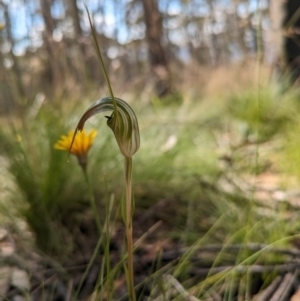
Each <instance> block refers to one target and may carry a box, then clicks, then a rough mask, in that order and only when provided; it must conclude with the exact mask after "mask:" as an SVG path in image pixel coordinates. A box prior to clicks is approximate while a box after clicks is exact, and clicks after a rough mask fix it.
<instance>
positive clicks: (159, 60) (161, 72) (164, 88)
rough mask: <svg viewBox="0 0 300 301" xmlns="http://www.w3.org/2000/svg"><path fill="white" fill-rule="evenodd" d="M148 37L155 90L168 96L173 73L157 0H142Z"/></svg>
mask: <svg viewBox="0 0 300 301" xmlns="http://www.w3.org/2000/svg"><path fill="white" fill-rule="evenodd" d="M142 3H143V8H144V20H145V25H146V39H147V43H148V52H149V59H150V66H151V71H152V73H153V75H154V82H155V90H156V94H157V95H158V96H166V95H167V94H169V93H170V92H171V74H170V70H169V66H168V61H167V57H166V53H165V49H164V48H163V45H162V36H163V30H162V16H161V13H160V11H159V9H158V3H157V0H142Z"/></svg>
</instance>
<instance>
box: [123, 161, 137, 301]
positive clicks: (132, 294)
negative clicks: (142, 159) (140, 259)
mask: <svg viewBox="0 0 300 301" xmlns="http://www.w3.org/2000/svg"><path fill="white" fill-rule="evenodd" d="M131 178H132V158H131V157H130V158H128V157H125V181H126V236H127V252H128V258H127V261H128V263H127V264H128V290H129V298H130V300H131V301H135V300H136V297H135V291H134V279H133V274H134V273H133V242H132V213H133V208H132V191H131V190H132V185H131Z"/></svg>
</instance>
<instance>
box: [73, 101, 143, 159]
mask: <svg viewBox="0 0 300 301" xmlns="http://www.w3.org/2000/svg"><path fill="white" fill-rule="evenodd" d="M106 111H113V112H112V114H111V116H106V117H107V119H108V120H107V125H108V126H109V127H110V128H111V130H112V131H113V133H114V135H115V138H116V140H117V143H118V145H119V148H120V151H121V152H122V154H123V155H124V156H125V157H126V158H131V157H132V156H133V155H134V154H135V153H136V152H137V151H138V149H139V147H140V133H139V125H138V121H137V118H136V115H135V113H134V111H133V110H132V108H131V107H130V106H129V105H128V104H127V103H126V102H125V101H124V100H122V99H120V98H116V97H114V98H112V97H105V98H102V99H100V100H97V101H96V102H95V103H93V104H92V105H91V106H90V107H89V108H88V109H87V110H86V112H85V113H84V114H83V115H82V117H81V118H80V120H79V122H78V124H77V127H76V130H75V134H74V137H75V135H76V133H77V132H78V131H82V130H83V127H84V124H85V122H86V121H87V120H88V119H89V118H90V117H92V116H94V115H96V114H98V113H101V112H106ZM74 137H73V141H74Z"/></svg>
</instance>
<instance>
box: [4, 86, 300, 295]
mask: <svg viewBox="0 0 300 301" xmlns="http://www.w3.org/2000/svg"><path fill="white" fill-rule="evenodd" d="M278 86H279V84H278V83H269V84H266V85H265V86H262V87H260V88H259V90H257V88H252V87H247V89H246V90H245V91H243V92H239V93H231V94H229V95H227V96H226V97H224V99H223V98H219V97H214V98H209V97H205V98H203V99H196V98H191V97H186V96H185V95H183V96H182V99H181V100H180V101H178V102H176V103H174V104H172V103H168V104H167V105H166V104H165V103H164V102H163V101H158V100H153V101H152V100H151V99H148V102H146V103H144V104H142V103H139V102H138V101H137V100H136V99H131V98H130V96H127V98H128V99H126V100H128V101H130V105H131V106H132V107H134V109H135V112H136V115H137V116H138V119H139V126H140V135H141V148H140V151H139V152H138V153H137V154H136V156H135V157H134V170H133V191H134V198H135V203H136V205H135V213H134V229H135V232H134V233H135V234H134V236H135V240H137V239H138V238H139V237H141V236H143V235H146V236H147V235H148V234H147V231H148V230H149V229H150V228H151V227H152V226H153V225H154V224H155V223H157V222H159V221H163V226H161V228H159V229H158V230H156V232H154V234H151V235H154V237H156V238H157V239H158V240H161V239H169V240H170V241H172V244H171V246H176V248H183V247H190V249H187V250H186V251H185V252H183V253H182V254H181V257H180V259H179V260H177V259H176V260H174V262H172V264H171V265H170V266H167V267H166V266H163V264H162V263H160V264H159V256H163V254H162V253H161V255H159V254H158V263H157V266H156V267H152V268H153V270H152V272H153V277H154V278H155V275H159V276H162V277H166V276H168V275H169V276H168V277H172V278H168V279H169V280H168V279H165V278H162V279H165V280H166V281H165V284H164V285H163V284H162V283H163V282H161V283H159V281H157V282H156V281H153V282H152V284H151V286H150V288H149V287H148V290H150V292H151V293H149V292H148V293H147V294H148V295H149V296H153V299H154V297H157V296H158V295H159V294H160V293H162V295H164V293H165V292H167V291H168V288H167V287H166V283H172V281H173V280H174V279H175V278H176V279H178V281H179V282H180V283H181V285H182V286H183V287H184V291H185V292H188V294H191V295H194V296H195V297H199V298H201V297H205V296H206V297H207V296H209V294H210V292H213V291H214V290H215V289H220V290H221V289H223V291H225V292H224V294H223V296H224V298H223V299H224V300H233V299H232V298H233V297H232V296H237V295H240V296H246V295H251V292H250V291H251V288H250V286H249V285H250V284H249V283H250V282H251V281H252V280H253V279H252V280H251V277H252V276H251V275H250V274H248V273H247V271H246V272H244V273H242V275H243V276H238V275H239V274H238V272H237V271H236V270H230V271H227V270H223V271H220V272H219V273H213V274H211V275H210V272H208V274H206V275H205V277H204V276H203V277H201V276H199V275H197V273H195V272H194V271H193V265H194V264H195V260H196V264H198V263H200V265H201V264H202V265H205V266H207V267H208V268H210V269H213V267H215V266H217V265H218V264H219V263H220V262H231V263H232V262H234V265H235V266H236V267H239V266H240V265H246V266H251V265H254V264H256V263H258V262H263V263H268V262H270V263H274V262H276V263H280V262H282V260H283V257H282V255H278V254H271V255H270V254H266V252H265V251H266V250H267V248H268V246H269V247H270V246H271V247H284V246H287V245H289V244H290V242H291V237H292V236H293V235H295V234H297V233H299V229H300V223H299V219H298V214H299V210H298V208H299V204H298V205H297V206H296V205H295V204H293V205H294V207H292V208H291V207H290V205H289V203H288V200H287V195H288V194H287V193H286V191H289V189H295V187H298V186H299V185H298V183H299V177H300V151H299V143H300V136H299V129H300V119H299V118H300V117H299V116H300V105H299V93H298V91H295V89H290V90H286V91H282V90H280V89H279V88H278ZM87 98H88V97H87ZM99 98H100V97H99ZM89 103H90V101H88V100H86V101H82V102H81V103H80V104H79V103H78V102H76V103H75V102H72V100H70V101H68V102H64V101H61V102H59V101H56V102H53V103H52V102H51V101H50V100H48V101H47V102H44V103H43V104H42V105H41V107H40V108H39V110H38V111H37V112H36V114H35V115H34V116H32V115H30V114H25V113H24V114H22V118H17V117H16V116H13V115H11V116H7V117H5V118H2V120H1V128H0V141H1V149H0V151H1V161H2V162H3V164H2V177H3V179H2V181H1V182H2V184H1V185H2V197H1V208H3V210H2V213H3V214H2V215H3V216H2V219H3V220H4V221H5V222H6V223H8V222H10V223H11V224H14V225H17V224H18V220H25V221H26V222H27V224H28V226H29V229H30V230H31V231H32V233H33V234H34V236H35V242H36V245H37V246H38V247H39V248H40V249H41V250H42V251H43V252H44V253H46V254H48V255H50V256H52V257H53V258H55V259H56V260H57V261H59V262H60V263H61V264H62V265H64V264H65V263H66V262H69V263H70V262H72V260H74V262H76V256H77V255H78V253H80V249H81V248H85V250H86V252H87V253H86V254H85V255H86V257H87V258H90V257H91V256H92V252H93V248H94V247H95V246H96V244H97V241H98V238H97V230H96V225H95V221H93V214H92V212H91V208H90V203H89V199H88V192H87V187H86V185H85V182H84V180H83V177H82V173H81V171H80V167H79V166H78V165H77V164H76V159H75V158H73V157H71V158H70V160H69V161H70V162H67V154H66V153H64V152H59V151H57V150H56V149H54V147H53V146H54V144H55V142H56V141H57V140H58V139H59V137H60V136H61V135H62V134H65V133H67V132H68V131H69V130H70V129H74V128H75V125H76V121H77V119H78V118H77V117H78V116H79V115H80V113H81V112H82V111H83V109H84V108H86V107H87V104H89ZM103 118H104V116H103V117H99V118H92V119H91V120H89V121H88V122H87V128H88V130H89V129H91V128H96V129H97V131H98V137H97V139H95V142H94V145H93V146H92V148H91V150H90V152H89V165H88V174H89V175H90V178H91V184H92V187H93V193H94V195H95V200H96V204H97V208H98V213H99V216H100V220H101V221H102V223H103V225H104V224H105V225H106V227H108V226H109V227H111V229H110V230H111V231H112V232H109V231H108V232H107V233H106V234H107V237H109V235H110V233H113V232H114V231H113V229H117V228H118V227H119V226H118V225H119V224H120V221H121V219H122V218H121V209H120V202H119V200H120V199H121V198H122V194H123V187H124V183H123V181H124V180H123V176H122V172H123V171H122V170H123V158H122V155H120V153H119V152H118V146H117V143H116V142H115V140H114V137H113V136H112V135H111V133H110V132H109V130H107V128H106V126H105V124H104V122H103V120H102V119H103ZM269 174H272V175H275V176H276V180H277V182H276V183H277V187H276V188H275V189H274V191H272V192H270V195H269V198H268V197H266V196H265V195H262V194H261V193H260V192H261V190H263V188H264V187H261V186H260V185H259V184H260V180H261V179H262V178H263V177H264V176H265V175H269ZM287 179H290V180H289V181H287ZM278 191H280V192H281V193H283V197H282V198H281V199H280V200H276V198H272V197H271V195H272V193H275V194H276V193H277V192H278ZM282 204H287V205H286V206H283V205H282ZM12 207H13V208H12ZM8 212H9V214H8ZM108 213H109V216H110V220H107V216H108ZM8 216H9V217H10V220H9V221H8V220H7V217H8ZM5 218H6V219H5ZM87 233H88V235H89V242H90V245H89V246H90V248H89V247H84V246H85V245H86V244H87V242H86V241H85V239H84V237H86V235H87ZM155 233H156V234H155ZM111 235H112V237H113V235H115V234H111ZM151 235H150V234H149V236H151ZM107 237H106V238H107ZM112 237H111V239H112ZM144 239H146V238H144ZM152 239H153V238H152ZM104 241H105V240H104ZM251 243H260V244H264V245H265V249H262V250H252V249H251V248H250V249H247V248H241V249H239V250H237V251H235V252H232V253H230V252H229V253H228V252H227V251H226V247H230V246H232V245H236V244H242V245H247V244H251ZM211 244H217V245H222V246H223V247H222V248H220V250H219V251H218V252H216V253H214V254H208V256H207V258H206V260H203V258H200V259H198V260H199V262H197V259H195V258H194V254H195V251H196V250H197V248H200V247H203V246H206V245H211ZM107 246H109V243H108V242H107V241H106V243H105V242H104V243H103V246H102V247H101V248H102V250H103V248H105V247H107ZM108 248H109V247H108ZM103 252H104V251H103ZM123 255H124V254H123ZM192 258H194V259H193V260H192ZM106 260H108V261H109V259H106ZM122 260H124V259H122ZM122 260H121V261H122ZM116 267H117V268H116V269H115V270H114V269H112V270H109V269H108V270H107V271H106V272H105V271H102V274H101V275H102V277H100V278H99V281H100V282H101V281H102V282H101V283H102V284H103V283H105V285H109V286H105V285H104V284H103V285H104V286H103V287H104V288H105V287H106V290H108V289H109V287H111V286H112V283H113V279H114V277H117V276H118V275H119V274H118V273H119V270H120V269H121V267H122V265H121V266H120V265H116ZM118 269H119V270H118ZM155 273H158V274H155ZM109 275H110V276H109ZM170 275H171V276H170ZM274 276H275V275H274V274H265V275H264V276H263V277H262V279H260V281H262V282H265V283H266V284H268V283H270V281H271V280H272V279H273V278H274ZM149 279H152V278H151V276H150V278H149ZM170 279H171V280H172V279H173V280H172V281H171V280H170ZM146 284H147V283H143V282H142V284H141V285H140V284H138V288H137V290H138V292H140V294H141V295H140V296H142V295H143V293H144V294H146V291H145V290H143V289H142V288H141V287H143V286H146ZM147 285H148V284H147ZM224 286H225V287H226V289H224ZM104 290H105V289H104ZM164 290H165V291H164ZM177 294H178V295H181V296H184V294H183V293H180V292H179V293H178V292H177ZM174 296H176V294H175V295H174ZM141 298H142V297H141ZM149 298H150V297H149ZM170 298H171V297H170ZM174 298H175V297H174ZM181 298H182V300H184V297H181ZM111 300H114V299H113V294H112V297H111ZM140 300H141V299H140ZM149 300H152V299H151V298H150V299H149ZM164 300H169V299H164ZM170 300H171V299H170ZM172 300H173V299H172ZM178 300H179V299H178ZM180 300H181V299H180ZM241 300H243V299H241Z"/></svg>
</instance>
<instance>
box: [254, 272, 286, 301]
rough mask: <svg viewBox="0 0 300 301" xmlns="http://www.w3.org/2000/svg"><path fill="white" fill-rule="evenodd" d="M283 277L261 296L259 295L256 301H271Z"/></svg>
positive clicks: (279, 277)
mask: <svg viewBox="0 0 300 301" xmlns="http://www.w3.org/2000/svg"><path fill="white" fill-rule="evenodd" d="M281 279H282V277H281V276H277V277H276V278H275V279H274V280H273V282H272V283H271V284H270V285H269V286H268V287H267V288H266V289H265V290H264V291H263V292H261V294H259V296H258V298H257V300H256V301H269V300H270V297H271V296H272V295H273V293H274V291H275V290H276V289H277V287H278V285H279V284H280V282H281Z"/></svg>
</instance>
